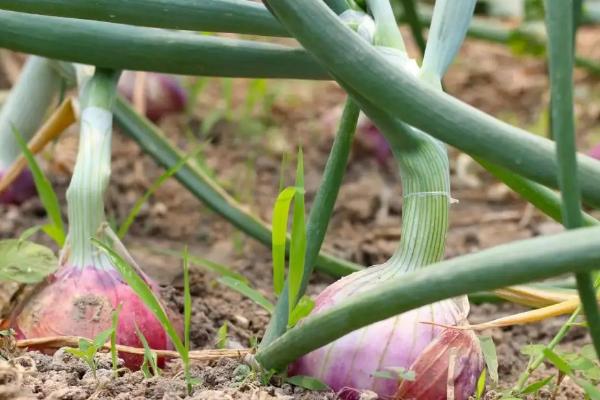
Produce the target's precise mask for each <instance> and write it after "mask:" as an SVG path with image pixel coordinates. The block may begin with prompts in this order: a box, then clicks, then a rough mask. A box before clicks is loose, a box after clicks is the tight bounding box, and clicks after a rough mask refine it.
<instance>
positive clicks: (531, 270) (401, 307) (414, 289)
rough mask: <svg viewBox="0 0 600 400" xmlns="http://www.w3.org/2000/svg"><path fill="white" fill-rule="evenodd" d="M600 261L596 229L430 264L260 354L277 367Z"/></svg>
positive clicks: (310, 322) (309, 321) (311, 321)
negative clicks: (415, 316) (462, 298)
mask: <svg viewBox="0 0 600 400" xmlns="http://www.w3.org/2000/svg"><path fill="white" fill-rule="evenodd" d="M599 262H600V227H592V228H582V229H577V230H571V231H567V232H563V233H560V234H557V235H553V236H544V237H537V238H534V239H527V240H522V241H519V242H513V243H510V244H506V245H501V246H497V247H494V248H491V249H487V250H483V251H481V252H478V253H475V254H469V255H466V256H462V257H457V258H454V259H452V260H446V261H442V262H439V263H436V264H432V265H431V266H430V267H428V268H423V269H420V270H418V271H414V272H409V273H407V274H404V275H402V277H397V278H392V279H390V280H389V281H388V282H384V283H382V284H381V285H380V286H378V287H377V288H376V289H372V290H369V291H366V292H363V293H361V294H359V295H357V296H355V297H353V298H351V299H349V300H346V301H344V302H343V303H340V304H338V305H337V306H334V307H332V308H331V309H328V310H327V311H323V312H321V313H319V314H316V315H313V316H310V317H308V318H306V319H305V320H303V323H302V324H299V325H297V326H296V327H294V328H292V329H291V330H289V331H288V332H286V333H285V334H284V335H282V336H281V337H280V338H279V339H277V340H276V341H274V342H273V343H272V344H271V345H269V346H266V347H264V348H262V349H261V350H259V352H258V353H257V355H256V359H257V361H258V362H259V363H260V364H261V365H262V366H263V368H265V369H266V370H271V369H280V368H283V367H285V366H286V365H287V364H288V363H290V362H292V361H294V360H296V359H298V358H299V357H301V356H302V355H304V354H307V353H309V352H311V351H313V350H315V349H317V348H319V347H322V346H324V345H326V344H327V343H330V342H332V341H334V340H335V339H337V338H340V337H342V336H344V335H345V334H347V333H349V332H351V331H353V330H356V329H359V328H361V327H363V326H366V325H370V324H372V323H374V322H377V321H381V320H384V319H386V318H389V317H392V316H394V315H398V314H400V313H403V312H406V311H409V310H412V309H415V308H417V307H420V306H424V305H426V304H431V303H434V302H436V301H440V300H443V299H447V298H451V297H455V296H459V295H463V294H466V293H469V292H474V291H479V290H492V289H496V288H500V287H505V286H510V285H516V284H519V283H524V282H527V281H533V280H538V279H545V278H548V277H552V276H556V275H560V274H563V273H566V272H586V271H591V270H593V269H594V268H596V266H597V265H598V263H599Z"/></svg>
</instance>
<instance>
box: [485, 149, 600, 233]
mask: <svg viewBox="0 0 600 400" xmlns="http://www.w3.org/2000/svg"><path fill="white" fill-rule="evenodd" d="M475 161H477V162H478V163H479V164H481V166H482V167H483V168H485V169H486V170H487V171H488V172H489V173H491V174H492V175H494V176H495V177H496V178H498V180H500V181H501V182H503V183H504V184H506V185H507V186H508V187H510V188H511V189H512V190H514V191H515V192H516V193H518V194H519V195H520V196H521V197H523V198H524V199H525V200H527V201H528V202H529V203H531V204H533V205H534V206H535V207H536V208H537V209H538V210H540V211H541V212H543V213H544V214H546V215H547V216H549V217H550V218H552V219H553V220H555V221H556V222H560V223H562V215H561V208H562V200H561V198H560V196H559V195H558V194H556V193H555V192H554V191H553V190H551V189H548V188H547V187H546V186H543V185H540V184H539V183H535V182H532V181H530V180H529V179H526V178H523V177H522V176H519V175H516V174H514V173H512V172H510V171H508V170H507V169H505V168H502V167H499V166H497V165H495V164H491V163H489V162H487V161H485V160H482V159H475ZM582 216H583V224H584V225H585V226H594V225H599V224H600V221H598V220H597V219H596V218H594V217H592V216H591V215H590V214H587V213H583V214H582Z"/></svg>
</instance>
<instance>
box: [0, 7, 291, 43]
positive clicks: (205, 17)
mask: <svg viewBox="0 0 600 400" xmlns="http://www.w3.org/2000/svg"><path fill="white" fill-rule="evenodd" d="M165 4H166V3H165V1H164V0H127V2H123V1H122V0H95V1H77V2H73V1H71V0H3V1H2V3H0V7H1V8H3V9H5V10H13V11H21V12H28V13H33V14H45V15H53V16H60V17H68V18H84V19H95V20H102V21H107V22H115V23H122V24H130V25H141V26H153V27H157V28H167V29H185V30H191V31H210V32H231V33H247V34H253V35H269V36H286V31H285V29H283V27H282V26H281V25H280V24H279V23H278V22H277V20H276V19H275V18H273V16H272V15H271V14H270V13H269V12H268V11H267V9H266V8H265V7H264V6H263V5H261V4H259V3H254V2H251V1H245V0H169V2H168V6H166V5H165Z"/></svg>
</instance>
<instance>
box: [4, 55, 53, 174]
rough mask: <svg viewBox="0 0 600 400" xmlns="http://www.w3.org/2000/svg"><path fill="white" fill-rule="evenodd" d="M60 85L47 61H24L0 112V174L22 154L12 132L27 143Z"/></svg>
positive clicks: (36, 59)
mask: <svg viewBox="0 0 600 400" xmlns="http://www.w3.org/2000/svg"><path fill="white" fill-rule="evenodd" d="M60 82H61V79H60V75H59V74H58V73H57V72H56V71H55V70H54V68H52V66H51V65H50V62H49V61H48V60H45V59H43V58H40V57H36V56H31V57H29V58H28V59H27V62H26V63H25V67H24V68H23V70H22V71H21V75H20V76H19V80H18V81H17V82H16V83H15V85H14V87H13V88H12V89H11V91H10V94H9V95H8V99H7V100H6V102H5V103H4V106H3V107H2V110H1V111H0V170H3V169H5V168H8V167H9V166H10V165H11V164H12V163H13V161H15V160H16V159H17V157H18V156H19V154H21V148H20V147H19V144H18V143H17V142H16V140H15V135H14V133H13V129H16V130H17V131H18V132H19V133H20V134H21V135H22V137H23V139H24V140H25V141H26V142H28V141H29V139H31V137H32V136H33V135H34V134H35V132H36V130H37V129H38V128H39V127H40V125H41V124H42V121H43V120H44V117H45V116H46V113H47V112H48V109H49V108H50V105H51V103H52V100H54V98H55V97H56V95H57V93H58V90H59V88H60Z"/></svg>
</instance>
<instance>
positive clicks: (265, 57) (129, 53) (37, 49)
mask: <svg viewBox="0 0 600 400" xmlns="http://www.w3.org/2000/svg"><path fill="white" fill-rule="evenodd" d="M0 47H5V48H8V49H12V50H16V51H22V52H26V53H30V54H37V55H42V56H45V57H49V58H55V59H60V60H65V61H71V62H77V63H82V64H90V65H96V66H99V67H103V68H112V69H130V70H144V71H158V72H166V73H173V74H183V75H204V76H223V77H225V76H231V77H247V78H261V77H262V78H295V79H328V75H327V73H326V72H325V71H324V70H323V69H322V68H321V66H320V65H319V64H317V62H316V61H315V60H314V59H313V58H312V56H310V55H308V54H307V53H306V52H305V51H304V50H303V49H301V48H292V47H287V46H281V45H277V44H270V43H261V42H255V41H250V40H236V39H230V38H223V37H213V36H206V35H198V34H194V33H189V32H172V31H167V30H161V29H152V28H141V27H136V26H130V25H122V24H111V23H108V22H98V21H89V20H82V19H71V18H61V17H48V16H42V15H34V14H26V13H18V12H13V11H0Z"/></svg>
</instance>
